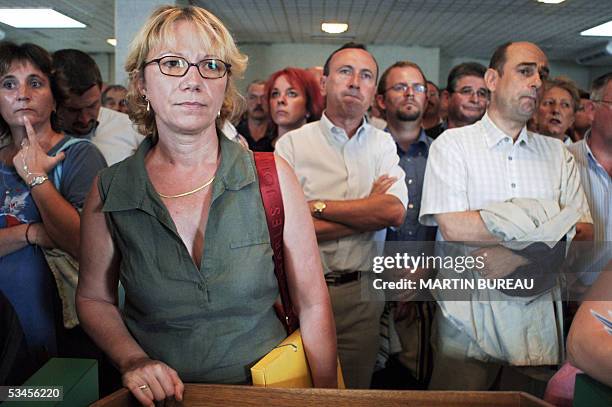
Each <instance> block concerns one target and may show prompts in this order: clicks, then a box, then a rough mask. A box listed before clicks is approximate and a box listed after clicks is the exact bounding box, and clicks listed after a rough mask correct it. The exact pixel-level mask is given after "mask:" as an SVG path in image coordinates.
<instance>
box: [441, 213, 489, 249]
mask: <svg viewBox="0 0 612 407" xmlns="http://www.w3.org/2000/svg"><path fill="white" fill-rule="evenodd" d="M434 217H435V219H436V223H437V224H438V227H439V228H440V233H442V237H444V240H446V241H447V242H461V241H463V242H497V241H499V239H498V238H497V237H495V236H494V235H492V234H491V232H489V230H488V229H487V227H486V225H485V223H484V221H483V220H482V218H481V217H480V212H478V211H465V212H447V213H439V214H436V215H434Z"/></svg>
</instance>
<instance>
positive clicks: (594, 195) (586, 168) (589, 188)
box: [567, 132, 612, 241]
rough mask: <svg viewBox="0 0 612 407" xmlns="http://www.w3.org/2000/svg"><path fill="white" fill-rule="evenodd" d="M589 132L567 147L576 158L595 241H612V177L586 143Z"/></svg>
mask: <svg viewBox="0 0 612 407" xmlns="http://www.w3.org/2000/svg"><path fill="white" fill-rule="evenodd" d="M589 136H590V132H589V133H587V134H586V135H585V137H584V139H583V140H580V141H578V142H576V143H574V144H572V145H570V146H567V149H568V150H569V151H570V152H571V153H572V154H573V155H574V157H575V158H576V163H577V166H578V169H579V171H580V180H581V183H582V188H583V189H584V192H585V194H586V198H587V202H588V203H589V207H590V208H591V216H592V217H593V229H594V234H595V236H594V237H595V241H612V216H610V213H611V208H610V205H611V202H612V179H611V178H610V175H608V173H607V172H606V170H605V169H604V168H603V167H602V166H601V164H599V163H598V162H597V159H596V158H595V156H594V155H593V152H592V151H591V148H590V147H589V145H588V144H587V142H586V141H587V140H588V138H589Z"/></svg>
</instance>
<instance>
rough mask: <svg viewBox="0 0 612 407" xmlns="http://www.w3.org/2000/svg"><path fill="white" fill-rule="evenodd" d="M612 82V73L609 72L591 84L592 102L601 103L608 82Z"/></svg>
mask: <svg viewBox="0 0 612 407" xmlns="http://www.w3.org/2000/svg"><path fill="white" fill-rule="evenodd" d="M611 80H612V72H607V73H605V74H603V75H601V76H600V77H599V78H597V79H595V80H594V81H593V83H592V84H591V100H595V101H600V100H602V99H603V92H604V89H605V88H606V85H607V84H608V82H610V81H611Z"/></svg>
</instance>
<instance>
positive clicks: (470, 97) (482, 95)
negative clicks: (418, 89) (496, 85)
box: [442, 62, 489, 129]
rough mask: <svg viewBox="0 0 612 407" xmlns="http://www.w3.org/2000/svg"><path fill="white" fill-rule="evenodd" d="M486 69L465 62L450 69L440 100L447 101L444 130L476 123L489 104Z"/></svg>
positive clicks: (474, 63) (476, 64)
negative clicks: (485, 76) (485, 77)
mask: <svg viewBox="0 0 612 407" xmlns="http://www.w3.org/2000/svg"><path fill="white" fill-rule="evenodd" d="M486 70H487V68H485V67H484V66H483V65H481V64H479V63H477V62H465V63H463V64H459V65H457V66H455V67H453V69H451V71H450V73H449V74H448V82H447V86H446V89H445V90H444V92H443V93H442V99H445V100H446V101H447V105H448V116H447V120H446V128H447V129H453V128H455V127H463V126H467V125H469V124H473V123H476V122H477V121H478V120H480V119H481V118H482V116H484V113H485V111H486V110H487V105H488V104H489V90H488V89H487V86H486V85H485V81H484V75H485V71H486Z"/></svg>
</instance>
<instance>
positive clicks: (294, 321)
mask: <svg viewBox="0 0 612 407" xmlns="http://www.w3.org/2000/svg"><path fill="white" fill-rule="evenodd" d="M253 157H254V158H255V167H256V168H257V175H258V176H259V192H260V193H261V200H262V202H263V206H264V210H265V212H266V222H267V224H268V231H269V233H270V243H271V245H272V252H273V254H274V255H273V260H274V274H275V275H276V280H277V281H278V290H279V291H280V297H281V302H282V304H278V303H276V304H275V310H276V314H277V316H278V317H279V319H280V320H281V322H282V323H283V326H284V327H285V329H286V330H287V335H290V334H291V333H292V332H293V331H295V330H296V329H297V328H298V327H299V320H298V318H297V315H296V314H295V311H294V310H293V304H292V302H291V296H290V294H289V286H288V284H287V274H286V273H285V265H284V256H283V227H284V225H285V210H284V207H283V196H282V193H281V189H280V184H279V182H278V172H277V171H276V162H275V160H274V154H273V153H253Z"/></svg>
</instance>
